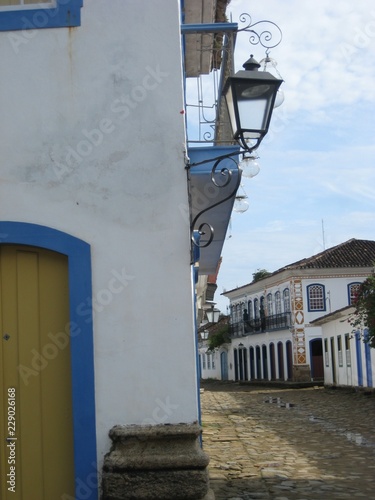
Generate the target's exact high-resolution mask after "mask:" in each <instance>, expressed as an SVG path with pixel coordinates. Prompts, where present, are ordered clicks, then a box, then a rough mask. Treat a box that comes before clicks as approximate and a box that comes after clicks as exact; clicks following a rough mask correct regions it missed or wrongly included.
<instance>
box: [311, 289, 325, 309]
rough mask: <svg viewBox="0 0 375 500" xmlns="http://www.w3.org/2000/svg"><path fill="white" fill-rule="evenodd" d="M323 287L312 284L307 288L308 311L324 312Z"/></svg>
mask: <svg viewBox="0 0 375 500" xmlns="http://www.w3.org/2000/svg"><path fill="white" fill-rule="evenodd" d="M324 290H325V287H324V285H320V284H317V283H315V284H313V285H309V286H308V287H307V303H308V308H309V311H325V310H326V299H325V291H324Z"/></svg>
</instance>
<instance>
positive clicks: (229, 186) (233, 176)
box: [187, 152, 241, 248]
mask: <svg viewBox="0 0 375 500" xmlns="http://www.w3.org/2000/svg"><path fill="white" fill-rule="evenodd" d="M238 154H239V152H236V153H233V154H232V155H225V156H222V157H218V158H216V159H211V160H205V161H202V162H199V163H195V164H188V165H187V169H188V170H190V169H191V168H194V167H196V166H198V165H202V164H204V163H209V162H211V163H212V162H213V161H214V165H213V167H212V169H211V172H210V174H209V179H207V181H206V182H205V184H204V188H203V190H202V191H205V193H206V198H207V202H206V203H205V206H204V207H203V208H202V209H200V210H198V209H197V207H195V210H194V207H193V209H192V218H191V224H190V231H191V239H192V243H193V245H194V246H196V247H199V248H205V247H208V246H209V245H210V244H211V243H212V241H213V239H214V236H215V228H214V227H213V226H212V224H210V223H208V222H206V221H203V222H199V219H200V218H201V217H202V215H203V214H205V213H206V212H208V211H209V210H212V209H213V208H215V207H217V206H219V205H221V204H223V203H225V202H226V201H228V200H230V199H233V198H234V196H235V194H236V193H237V190H238V188H239V186H240V182H241V172H240V169H239V167H238V163H237V161H236V160H235V159H234V158H232V157H231V156H238ZM224 160H226V161H227V162H228V160H229V161H230V162H232V163H233V166H231V168H229V167H228V166H226V165H222V162H223V161H224ZM207 177H208V175H207V176H206V178H207ZM215 200H216V201H215ZM196 234H198V235H199V238H196V236H195V235H196Z"/></svg>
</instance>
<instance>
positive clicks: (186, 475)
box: [102, 424, 209, 500]
mask: <svg viewBox="0 0 375 500" xmlns="http://www.w3.org/2000/svg"><path fill="white" fill-rule="evenodd" d="M200 434H201V427H200V426H199V425H198V424H173V425H172V424H170V425H168V424H167V425H155V426H153V425H147V426H141V425H129V426H115V427H113V428H112V429H111V430H110V432H109V436H110V438H111V439H112V442H113V445H112V448H111V451H110V452H109V453H108V454H107V455H106V456H105V459H104V465H103V497H102V498H103V500H125V499H126V500H130V499H131V500H142V499H145V500H146V499H147V500H150V499H155V500H171V499H173V500H200V499H204V498H205V497H206V495H208V494H209V490H208V488H209V487H208V484H209V481H208V470H207V465H208V462H209V458H208V456H207V454H206V453H204V452H203V450H202V449H201V446H200V443H199V436H200Z"/></svg>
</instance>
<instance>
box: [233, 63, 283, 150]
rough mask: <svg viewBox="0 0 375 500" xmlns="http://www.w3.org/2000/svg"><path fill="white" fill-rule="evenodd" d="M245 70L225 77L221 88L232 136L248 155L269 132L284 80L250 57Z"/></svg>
mask: <svg viewBox="0 0 375 500" xmlns="http://www.w3.org/2000/svg"><path fill="white" fill-rule="evenodd" d="M243 67H244V70H241V71H238V72H237V73H236V74H235V75H234V76H230V77H228V80H227V82H226V84H225V87H224V91H223V94H224V97H225V100H226V103H227V107H228V112H229V117H230V122H231V126H232V131H233V137H234V139H235V140H236V141H238V142H239V144H240V145H241V147H242V148H243V149H244V150H245V151H248V152H251V151H253V150H254V149H256V148H257V147H258V146H259V144H260V143H261V141H262V139H263V137H264V136H265V135H266V134H267V132H268V127H269V124H270V121H271V116H272V111H273V107H274V104H275V99H276V95H277V91H278V89H279V87H280V85H281V84H282V82H283V80H281V79H278V78H276V77H274V76H273V75H272V74H271V73H268V72H267V71H258V69H259V68H260V64H259V63H258V62H257V61H256V60H255V59H254V58H253V56H252V55H251V56H250V59H248V60H247V61H246V62H245V64H244V65H243Z"/></svg>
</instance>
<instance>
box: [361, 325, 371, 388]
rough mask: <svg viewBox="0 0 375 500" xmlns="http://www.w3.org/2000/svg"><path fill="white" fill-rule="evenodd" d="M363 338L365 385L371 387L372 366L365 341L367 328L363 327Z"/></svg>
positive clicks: (367, 344)
mask: <svg viewBox="0 0 375 500" xmlns="http://www.w3.org/2000/svg"><path fill="white" fill-rule="evenodd" d="M363 335H364V338H365V359H366V379H367V387H372V366H371V347H370V345H369V343H368V342H367V339H368V335H369V334H368V329H367V328H365V330H364V332H363Z"/></svg>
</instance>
